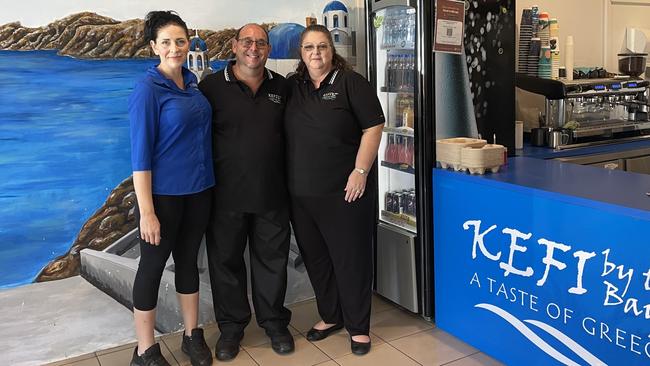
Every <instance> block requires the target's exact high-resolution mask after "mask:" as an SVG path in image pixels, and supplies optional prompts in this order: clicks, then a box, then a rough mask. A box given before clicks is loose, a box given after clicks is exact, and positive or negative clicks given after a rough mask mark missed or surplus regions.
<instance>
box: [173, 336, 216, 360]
mask: <svg viewBox="0 0 650 366" xmlns="http://www.w3.org/2000/svg"><path fill="white" fill-rule="evenodd" d="M181 350H182V351H183V353H185V354H186V355H188V356H190V363H191V364H192V366H210V365H212V352H210V348H209V347H208V345H207V343H205V338H204V337H203V329H201V328H194V329H192V335H191V336H189V337H188V336H186V335H185V334H183V343H181Z"/></svg>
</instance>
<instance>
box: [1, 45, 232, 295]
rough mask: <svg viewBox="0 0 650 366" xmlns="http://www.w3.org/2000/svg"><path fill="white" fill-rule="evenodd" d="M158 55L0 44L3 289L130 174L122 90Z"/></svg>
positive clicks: (24, 279) (32, 272) (38, 264)
mask: <svg viewBox="0 0 650 366" xmlns="http://www.w3.org/2000/svg"><path fill="white" fill-rule="evenodd" d="M156 61H157V60H155V59H144V60H143V59H138V60H79V59H74V58H70V57H63V56H57V54H56V52H54V51H29V52H18V51H0V75H1V77H0V289H3V288H10V287H15V286H20V285H23V284H27V283H31V282H33V280H34V278H35V277H36V275H37V274H38V273H39V272H40V270H41V269H42V268H43V267H44V266H45V265H46V264H47V263H48V262H49V261H51V260H52V259H54V258H55V257H57V256H59V255H61V254H63V253H65V252H66V251H67V250H68V249H69V248H70V245H71V243H72V242H73V241H74V239H75V238H76V236H77V234H78V232H79V230H80V228H81V226H82V225H83V224H84V223H85V221H86V220H87V219H88V218H89V217H90V216H91V215H92V214H93V213H94V212H95V210H97V209H98V208H99V207H100V206H101V205H102V204H103V202H104V201H105V199H106V197H107V196H108V194H109V193H110V191H111V190H112V189H113V188H115V186H117V184H119V183H120V182H121V181H122V180H124V179H125V178H127V177H128V176H129V175H131V164H130V143H129V122H128V116H127V98H128V95H129V94H130V93H131V90H132V87H133V85H134V82H135V81H136V80H137V79H138V78H140V77H141V76H142V75H143V74H144V72H145V70H146V69H147V68H148V67H150V66H151V65H154V64H156V63H157V62H156ZM222 65H223V63H218V64H217V65H215V66H222Z"/></svg>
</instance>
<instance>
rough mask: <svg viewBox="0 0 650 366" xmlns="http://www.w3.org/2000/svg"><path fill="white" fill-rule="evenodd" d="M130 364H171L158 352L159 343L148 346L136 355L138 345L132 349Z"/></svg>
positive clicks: (162, 365) (156, 365) (145, 365)
mask: <svg viewBox="0 0 650 366" xmlns="http://www.w3.org/2000/svg"><path fill="white" fill-rule="evenodd" d="M131 366H171V365H170V364H169V362H167V360H165V357H163V355H162V353H160V344H158V343H156V344H154V345H153V346H151V347H149V348H148V349H147V350H146V351H144V353H143V354H142V355H140V356H138V347H137V346H136V347H135V349H134V350H133V358H132V359H131Z"/></svg>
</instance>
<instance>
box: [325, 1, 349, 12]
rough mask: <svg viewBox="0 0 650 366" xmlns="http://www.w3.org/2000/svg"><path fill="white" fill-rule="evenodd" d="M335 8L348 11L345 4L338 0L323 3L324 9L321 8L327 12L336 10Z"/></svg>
mask: <svg viewBox="0 0 650 366" xmlns="http://www.w3.org/2000/svg"><path fill="white" fill-rule="evenodd" d="M337 10H343V11H344V12H346V13H347V12H348V8H347V7H346V6H345V4H343V3H342V2H340V1H332V2H331V3H329V4H327V5H325V9H323V13H327V12H328V11H337Z"/></svg>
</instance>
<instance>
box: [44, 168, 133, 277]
mask: <svg viewBox="0 0 650 366" xmlns="http://www.w3.org/2000/svg"><path fill="white" fill-rule="evenodd" d="M134 205H135V192H134V190H133V178H132V177H129V178H127V179H125V180H124V181H123V182H122V183H120V184H119V185H118V186H117V187H116V188H115V189H114V190H113V191H112V192H111V193H110V195H109V196H108V198H107V199H106V202H104V204H103V205H102V207H100V208H99V209H98V210H97V211H96V212H95V213H94V214H93V215H92V216H91V217H90V218H89V219H88V221H86V223H85V224H84V225H83V226H82V227H81V230H80V231H79V234H78V235H77V238H76V239H75V241H74V243H73V244H72V247H70V250H68V252H67V253H65V254H64V255H62V256H60V257H58V258H56V259H54V260H53V261H51V262H50V263H49V264H48V265H47V266H45V268H43V270H41V273H39V275H38V276H37V277H36V282H46V281H53V280H60V279H63V278H67V277H71V276H76V275H78V274H79V268H80V267H81V259H80V252H81V250H82V249H85V248H90V249H94V250H104V249H106V248H107V247H108V246H109V245H111V244H113V243H114V242H115V241H116V240H118V239H119V238H121V237H122V236H124V235H125V234H127V233H128V232H130V231H131V230H133V229H134V228H135V227H136V222H135V215H134V214H133V207H134Z"/></svg>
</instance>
